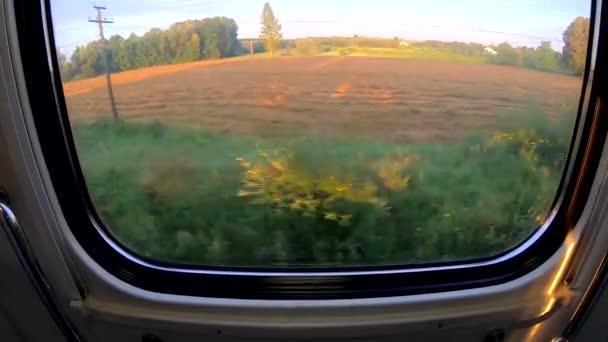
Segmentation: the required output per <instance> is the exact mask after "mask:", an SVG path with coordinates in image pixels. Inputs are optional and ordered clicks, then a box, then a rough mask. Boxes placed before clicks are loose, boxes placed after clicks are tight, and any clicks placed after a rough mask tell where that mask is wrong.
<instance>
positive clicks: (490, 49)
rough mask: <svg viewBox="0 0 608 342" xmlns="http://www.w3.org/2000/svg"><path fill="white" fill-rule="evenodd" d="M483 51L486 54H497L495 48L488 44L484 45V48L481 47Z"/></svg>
mask: <svg viewBox="0 0 608 342" xmlns="http://www.w3.org/2000/svg"><path fill="white" fill-rule="evenodd" d="M483 51H484V52H485V53H487V54H488V55H497V54H498V52H496V50H494V49H492V48H491V47H489V46H486V48H485V49H483Z"/></svg>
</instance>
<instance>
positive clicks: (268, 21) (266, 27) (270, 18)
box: [260, 3, 283, 56]
mask: <svg viewBox="0 0 608 342" xmlns="http://www.w3.org/2000/svg"><path fill="white" fill-rule="evenodd" d="M261 24H262V30H261V32H260V38H263V39H264V42H265V44H266V51H268V52H269V53H270V55H271V56H272V55H274V53H275V51H276V49H277V47H278V46H279V45H280V44H281V39H282V38H283V33H281V23H279V19H277V18H276V17H275V16H274V12H273V11H272V8H271V7H270V4H269V3H265V4H264V10H263V11H262V18H261Z"/></svg>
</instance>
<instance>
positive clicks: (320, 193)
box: [50, 0, 591, 270]
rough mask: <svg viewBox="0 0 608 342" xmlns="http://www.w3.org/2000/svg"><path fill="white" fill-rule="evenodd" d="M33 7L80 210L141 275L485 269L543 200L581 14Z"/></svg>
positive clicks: (545, 5)
mask: <svg viewBox="0 0 608 342" xmlns="http://www.w3.org/2000/svg"><path fill="white" fill-rule="evenodd" d="M50 6H51V7H50V9H51V14H52V32H53V37H51V38H52V39H53V42H54V50H55V51H54V54H55V55H56V56H57V58H56V61H53V63H56V64H55V65H56V66H58V67H59V70H60V75H61V88H62V89H63V94H62V95H63V99H64V101H65V105H66V108H67V116H68V117H69V125H70V126H71V134H72V136H73V143H74V146H75V151H76V152H77V158H78V161H79V163H80V167H81V170H82V175H84V180H85V183H86V188H87V191H88V196H89V198H90V202H91V203H92V205H93V207H94V208H95V211H96V214H95V215H98V217H99V219H100V222H99V224H100V225H102V226H103V227H104V229H107V232H108V233H109V234H108V236H109V237H110V239H111V240H113V241H114V242H116V243H117V244H118V245H119V246H122V248H126V250H129V251H130V253H132V254H133V255H136V256H139V257H141V258H143V259H145V260H148V261H151V262H159V263H164V264H171V265H183V266H184V267H192V266H197V267H249V268H251V267H257V268H271V269H272V268H281V269H289V268H294V269H296V268H297V269H300V270H302V269H304V270H306V269H307V268H310V269H319V268H321V269H328V270H332V269H334V268H342V267H347V268H357V267H363V266H365V267H369V266H373V267H388V266H391V267H392V266H400V267H401V266H406V265H418V266H420V265H425V264H428V263H443V262H448V263H449V262H457V261H458V262H465V261H471V260H476V259H483V260H487V259H489V258H492V257H496V256H498V255H501V254H504V253H507V252H508V251H511V250H513V249H514V248H516V247H517V246H519V245H521V244H522V243H523V242H524V241H526V239H527V238H529V237H530V236H531V235H532V234H533V233H534V232H536V231H537V230H538V228H539V227H540V226H542V225H543V224H545V222H546V221H547V219H548V218H549V216H550V213H551V212H552V209H553V208H554V205H555V203H556V196H557V195H558V193H559V190H560V187H561V184H562V183H563V182H562V177H563V174H564V169H565V165H566V161H567V160H568V156H569V149H570V144H571V140H572V137H573V134H574V128H575V124H576V118H577V111H578V108H579V102H580V101H581V94H582V88H583V75H584V74H585V61H586V60H587V44H588V40H589V31H590V19H589V17H590V12H591V8H590V7H591V5H590V3H589V2H585V1H576V0H569V1H559V2H545V1H535V0H529V1H517V2H513V1H502V0H496V1H475V0H462V1H444V0H431V1H426V2H419V1H388V0H379V1H357V2H353V1H331V2H328V1H316V0H310V1H305V2H304V1H284V0H272V1H271V2H270V3H264V2H260V1H244V0H232V1H230V0H225V1H182V0H163V1H156V2H154V3H151V2H147V1H130V2H120V1H111V0H108V1H106V3H104V6H98V5H96V6H94V7H91V5H90V3H89V2H73V1H67V0H52V1H51V4H50ZM87 16H88V18H87ZM95 215H94V216H95Z"/></svg>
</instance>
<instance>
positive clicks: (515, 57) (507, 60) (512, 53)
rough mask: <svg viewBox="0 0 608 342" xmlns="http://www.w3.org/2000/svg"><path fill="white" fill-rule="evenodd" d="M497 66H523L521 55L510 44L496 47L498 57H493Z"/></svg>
mask: <svg viewBox="0 0 608 342" xmlns="http://www.w3.org/2000/svg"><path fill="white" fill-rule="evenodd" d="M493 62H494V63H496V64H506V65H521V54H520V52H519V51H517V49H516V48H514V47H512V46H511V45H510V44H509V43H507V42H504V43H501V44H499V45H498V46H497V47H496V56H493Z"/></svg>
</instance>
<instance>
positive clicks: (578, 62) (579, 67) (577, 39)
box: [490, 17, 589, 75]
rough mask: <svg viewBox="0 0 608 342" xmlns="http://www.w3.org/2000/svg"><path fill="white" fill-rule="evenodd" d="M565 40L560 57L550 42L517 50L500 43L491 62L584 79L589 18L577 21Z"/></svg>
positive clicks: (570, 27) (568, 29)
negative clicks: (568, 74)
mask: <svg viewBox="0 0 608 342" xmlns="http://www.w3.org/2000/svg"><path fill="white" fill-rule="evenodd" d="M562 38H563V42H564V47H563V49H562V52H561V53H560V52H557V51H555V50H554V49H553V48H552V47H551V42H550V41H543V42H541V43H540V45H539V46H538V47H537V48H529V47H525V46H523V47H517V48H516V47H513V46H511V45H510V44H509V43H506V42H505V43H501V44H499V45H498V46H497V47H496V55H494V56H491V58H490V62H492V63H496V64H505V65H516V66H521V67H525V68H530V69H537V70H542V71H553V72H563V73H571V74H575V75H581V74H582V73H583V72H584V71H585V58H586V57H587V43H588V40H589V18H586V17H578V18H576V19H574V20H573V21H572V23H570V25H569V26H568V27H567V28H566V30H565V31H564V33H563V35H562Z"/></svg>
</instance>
